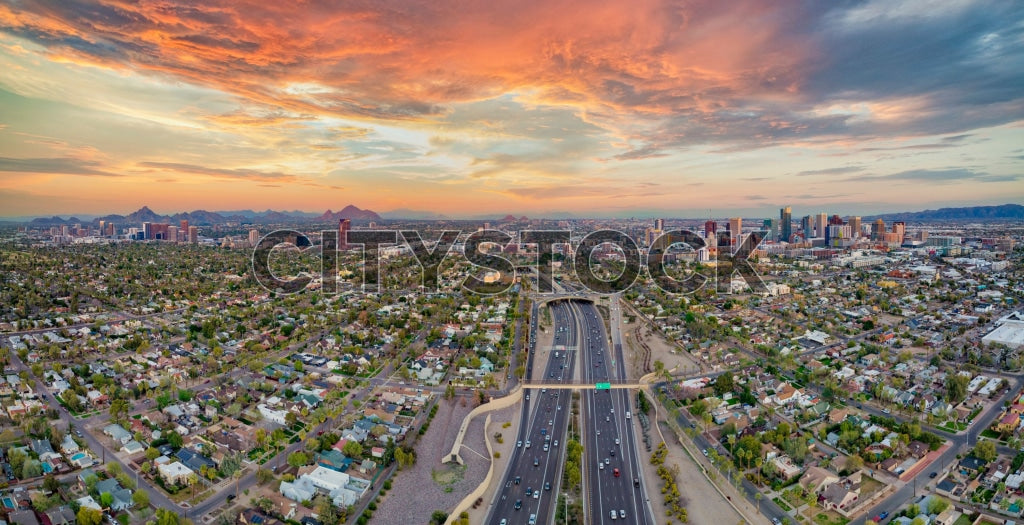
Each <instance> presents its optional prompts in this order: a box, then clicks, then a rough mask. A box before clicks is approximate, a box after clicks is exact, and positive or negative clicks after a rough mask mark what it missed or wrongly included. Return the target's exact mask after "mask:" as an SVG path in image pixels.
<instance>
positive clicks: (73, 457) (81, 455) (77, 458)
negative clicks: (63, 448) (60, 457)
mask: <svg viewBox="0 0 1024 525" xmlns="http://www.w3.org/2000/svg"><path fill="white" fill-rule="evenodd" d="M84 457H85V452H79V453H77V454H75V455H74V456H71V461H78V460H80V459H82V458H84Z"/></svg>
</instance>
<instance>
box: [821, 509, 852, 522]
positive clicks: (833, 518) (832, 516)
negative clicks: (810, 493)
mask: <svg viewBox="0 0 1024 525" xmlns="http://www.w3.org/2000/svg"><path fill="white" fill-rule="evenodd" d="M849 522H850V520H848V519H846V518H844V517H842V516H840V515H839V514H836V513H835V512H832V511H828V512H818V513H816V514H815V515H814V523H817V524H818V525H846V524H847V523H849Z"/></svg>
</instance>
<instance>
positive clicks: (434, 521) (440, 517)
mask: <svg viewBox="0 0 1024 525" xmlns="http://www.w3.org/2000/svg"><path fill="white" fill-rule="evenodd" d="M447 520H448V513H447V512H445V511H443V510H435V511H434V513H433V514H431V515H430V525H444V522H445V521H447Z"/></svg>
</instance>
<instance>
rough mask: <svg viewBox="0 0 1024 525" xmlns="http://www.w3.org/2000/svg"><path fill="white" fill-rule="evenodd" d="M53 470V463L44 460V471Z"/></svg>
mask: <svg viewBox="0 0 1024 525" xmlns="http://www.w3.org/2000/svg"><path fill="white" fill-rule="evenodd" d="M51 472H53V465H51V464H49V463H47V462H45V461H44V462H43V473H44V474H49V473H51Z"/></svg>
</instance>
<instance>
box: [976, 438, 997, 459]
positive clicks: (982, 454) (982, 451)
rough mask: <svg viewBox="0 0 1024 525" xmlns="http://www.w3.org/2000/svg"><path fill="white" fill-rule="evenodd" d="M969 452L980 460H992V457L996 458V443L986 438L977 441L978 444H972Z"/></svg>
mask: <svg viewBox="0 0 1024 525" xmlns="http://www.w3.org/2000/svg"><path fill="white" fill-rule="evenodd" d="M971 454H972V455H974V457H976V458H978V459H980V460H983V461H986V462H988V461H992V460H993V459H996V444H995V443H993V442H992V441H988V440H985V441H979V442H978V444H977V445H975V446H974V451H973V452H971Z"/></svg>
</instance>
